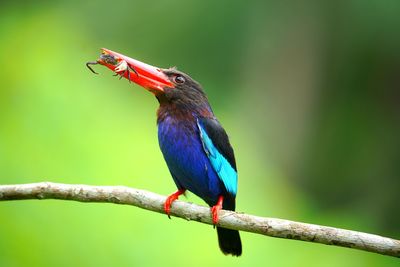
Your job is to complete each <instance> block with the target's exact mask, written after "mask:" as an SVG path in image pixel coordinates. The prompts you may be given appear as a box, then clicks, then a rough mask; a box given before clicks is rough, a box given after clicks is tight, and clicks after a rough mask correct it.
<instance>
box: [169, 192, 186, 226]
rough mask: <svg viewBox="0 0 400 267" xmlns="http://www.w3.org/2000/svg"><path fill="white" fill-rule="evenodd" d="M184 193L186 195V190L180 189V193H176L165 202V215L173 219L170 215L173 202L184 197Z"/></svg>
mask: <svg viewBox="0 0 400 267" xmlns="http://www.w3.org/2000/svg"><path fill="white" fill-rule="evenodd" d="M183 193H185V190H181V189H179V190H178V191H176V192H175V193H173V194H171V195H169V196H168V197H167V199H166V200H165V202H164V211H165V213H166V214H167V215H168V218H170V219H171V216H170V213H171V205H172V202H174V201H175V200H177V199H178V198H179V196H180V195H182V194H183Z"/></svg>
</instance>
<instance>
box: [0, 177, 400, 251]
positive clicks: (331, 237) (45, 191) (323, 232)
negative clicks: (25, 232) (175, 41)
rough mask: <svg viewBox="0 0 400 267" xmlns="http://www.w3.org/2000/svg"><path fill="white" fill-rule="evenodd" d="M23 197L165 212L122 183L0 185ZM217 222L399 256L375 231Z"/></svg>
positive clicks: (238, 216)
mask: <svg viewBox="0 0 400 267" xmlns="http://www.w3.org/2000/svg"><path fill="white" fill-rule="evenodd" d="M23 199H62V200H74V201H81V202H109V203H115V204H126V205H132V206H137V207H139V208H143V209H146V210H151V211H155V212H159V213H164V210H163V203H164V201H165V197H164V196H161V195H157V194H155V193H152V192H148V191H144V190H139V189H134V188H129V187H125V186H90V185H74V184H59V183H50V182H43V183H32V184H19V185H0V201H5V200H23ZM171 215H174V216H177V217H181V218H184V219H186V220H193V221H198V222H202V223H207V224H212V221H211V217H210V209H209V208H208V207H203V206H199V205H196V204H193V203H187V202H183V201H179V200H178V201H176V202H174V203H173V205H172V208H171ZM218 224H219V226H222V227H225V228H230V229H235V230H240V231H246V232H252V233H256V234H262V235H267V236H272V237H279V238H287V239H296V240H302V241H308V242H315V243H321V244H326V245H334V246H340V247H349V248H354V249H360V250H365V251H369V252H374V253H379V254H383V255H389V256H394V257H398V258H399V257H400V241H399V240H395V239H391V238H387V237H382V236H378V235H373V234H368V233H362V232H356V231H350V230H344V229H339V228H333V227H327V226H320V225H315V224H307V223H300V222H294V221H288V220H282V219H274V218H263V217H258V216H253V215H247V214H243V213H238V212H232V211H224V210H223V211H221V212H220V221H219V223H218Z"/></svg>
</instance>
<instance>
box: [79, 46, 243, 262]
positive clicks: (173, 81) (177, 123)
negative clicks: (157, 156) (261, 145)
mask: <svg viewBox="0 0 400 267" xmlns="http://www.w3.org/2000/svg"><path fill="white" fill-rule="evenodd" d="M88 64H101V65H104V66H106V67H108V68H109V69H111V70H112V71H113V72H114V73H115V75H120V76H121V77H125V78H127V79H128V80H129V81H130V82H131V81H133V82H134V83H136V84H138V85H140V86H142V87H143V88H145V89H147V90H148V91H150V92H152V93H153V94H154V95H155V97H156V99H157V100H158V102H159V108H158V110H157V125H158V141H159V146H160V149H161V152H162V154H163V156H164V159H165V162H166V163H167V166H168V169H169V171H170V174H171V176H172V178H173V181H174V182H175V185H176V187H177V191H176V192H174V193H173V194H171V195H169V196H168V197H167V199H166V201H165V203H164V210H165V212H166V214H167V215H168V217H170V216H169V215H170V210H171V205H172V203H173V202H174V201H175V200H177V199H178V197H179V196H180V195H182V194H184V193H185V192H186V191H190V192H192V193H194V194H195V195H197V196H199V197H200V198H201V199H203V200H204V201H205V202H206V203H207V204H208V205H209V206H210V207H211V216H212V221H213V224H214V227H215V226H216V230H217V235H218V243H219V247H220V249H221V251H222V252H223V253H224V254H225V255H232V256H240V255H241V254H242V243H241V239H240V235H239V231H237V230H231V229H226V228H222V227H220V226H218V220H219V217H218V212H219V211H220V210H221V209H225V210H231V211H235V206H236V194H237V181H238V176H237V167H236V161H235V156H234V151H233V148H232V146H231V144H230V141H229V137H228V135H227V133H226V131H225V130H224V128H223V127H222V126H221V124H220V122H219V121H218V119H217V118H216V116H215V115H214V113H213V110H212V109H211V106H210V104H209V101H208V99H207V96H206V94H205V92H204V90H203V89H202V86H201V85H200V84H199V83H198V82H197V81H195V80H194V79H193V78H191V77H190V76H189V75H187V74H185V73H184V72H181V71H179V70H177V68H175V67H172V68H168V69H163V68H158V67H154V66H151V65H149V64H146V63H143V62H141V61H138V60H135V59H132V58H130V57H127V56H125V55H123V54H120V53H117V52H114V51H111V50H109V49H106V48H102V54H101V55H100V58H99V59H98V60H97V61H96V62H89V63H88ZM87 66H88V65H87ZM88 67H89V66H88ZM89 68H90V67H89ZM90 70H91V71H92V72H94V71H93V69H91V68H90ZM94 73H96V72H94ZM96 74H97V73H96Z"/></svg>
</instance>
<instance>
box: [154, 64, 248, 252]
mask: <svg viewBox="0 0 400 267" xmlns="http://www.w3.org/2000/svg"><path fill="white" fill-rule="evenodd" d="M163 72H164V73H165V74H166V75H167V76H168V77H170V78H171V80H173V81H176V86H175V87H174V88H169V87H165V88H164V91H163V94H159V95H157V99H158V101H159V102H160V108H159V109H158V111H157V123H158V140H159V144H160V148H161V151H162V153H163V155H164V159H165V161H166V163H167V165H168V168H169V170H170V172H171V175H172V177H173V179H174V182H175V184H176V186H177V187H178V191H177V192H175V193H173V194H171V195H170V196H169V197H168V198H167V200H166V202H165V205H164V209H165V211H166V213H167V214H169V212H170V206H171V204H172V202H173V201H174V200H176V199H177V198H178V197H179V195H181V194H182V193H184V192H185V190H189V191H191V192H193V193H194V194H196V195H197V196H199V197H200V198H202V199H203V200H204V201H205V202H207V204H208V205H210V206H212V208H211V214H212V220H213V223H214V224H217V222H218V211H219V210H220V209H221V208H223V209H227V210H233V211H234V210H235V206H236V205H235V202H236V200H235V199H236V193H237V180H238V178H237V169H236V162H235V157H234V153H233V149H232V147H231V145H230V143H229V138H228V135H227V134H226V132H225V130H224V129H223V128H222V126H221V125H220V124H219V122H218V120H217V119H216V118H215V115H214V114H213V112H212V110H211V107H210V105H209V103H208V101H207V97H206V95H205V94H204V92H203V90H202V89H201V87H200V85H199V84H198V83H197V82H195V81H194V80H192V79H191V78H190V77H189V76H187V75H185V74H183V73H180V72H178V71H177V70H175V69H170V70H164V71H163ZM177 77H179V79H178V78H177ZM217 233H218V241H219V246H220V248H221V250H222V252H223V253H225V254H232V255H235V256H239V255H241V253H242V245H241V241H240V235H239V232H238V231H236V230H230V229H225V228H221V227H218V226H217Z"/></svg>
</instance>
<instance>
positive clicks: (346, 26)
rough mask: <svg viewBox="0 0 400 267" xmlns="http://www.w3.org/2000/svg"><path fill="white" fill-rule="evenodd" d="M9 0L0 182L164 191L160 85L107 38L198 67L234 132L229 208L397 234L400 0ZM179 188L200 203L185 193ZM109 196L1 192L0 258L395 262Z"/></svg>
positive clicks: (167, 186) (73, 262) (143, 56)
mask: <svg viewBox="0 0 400 267" xmlns="http://www.w3.org/2000/svg"><path fill="white" fill-rule="evenodd" d="M294 2H295V1H292V2H291V3H290V4H289V2H287V1H229V0H222V1H213V0H202V1H183V0H161V1H156V0H154V1H148V0H147V1H126V0H121V1H90V2H86V1H74V0H72V1H2V2H1V4H0V41H1V42H0V51H1V52H0V63H1V71H0V86H1V87H0V120H1V123H0V183H1V184H11V183H29V182H39V181H44V180H46V181H53V182H63V183H83V184H92V185H126V186H131V187H135V188H142V189H146V190H150V191H154V192H157V193H160V194H164V195H167V194H169V193H171V192H173V191H174V190H175V186H174V184H173V181H172V179H171V177H170V175H169V172H168V169H167V167H166V164H165V163H164V161H163V158H162V155H161V152H160V151H159V148H158V143H157V134H156V131H157V129H156V123H155V111H156V109H157V101H156V100H155V99H154V97H153V96H152V95H151V94H149V93H148V92H146V91H145V90H143V89H141V88H140V87H138V86H136V85H133V84H129V83H128V82H127V81H126V80H118V79H117V78H115V77H113V76H112V73H111V72H110V71H109V70H107V69H106V68H104V67H101V66H97V67H95V69H96V70H97V71H98V72H100V75H94V74H92V73H91V72H90V71H89V70H88V69H86V67H85V63H86V62H87V61H92V60H96V59H97V57H98V55H99V52H100V48H101V47H107V48H109V49H112V50H114V51H118V52H121V53H123V54H126V55H128V56H131V57H134V58H137V59H139V60H142V61H145V62H147V63H150V64H152V65H156V66H160V67H169V66H177V67H178V68H179V69H180V70H182V71H185V72H187V73H189V74H191V75H192V77H194V78H195V79H197V80H198V81H200V82H201V83H202V85H203V86H204V88H205V90H206V92H207V93H208V96H209V99H210V102H211V104H212V106H213V108H214V111H215V113H216V115H217V116H218V117H219V119H220V121H221V122H222V124H223V125H224V127H225V128H226V130H227V131H228V133H229V134H230V137H231V142H232V144H233V146H234V148H235V152H236V157H237V162H238V170H239V192H238V197H237V209H238V210H239V211H242V212H247V213H251V214H256V215H259V216H267V217H278V218H285V219H291V220H297V221H303V222H309V223H316V224H323V225H330V226H335V227H343V228H347V229H353V230H359V231H366V232H371V233H376V234H381V235H386V236H390V237H394V238H400V228H399V225H400V209H399V203H400V197H399V188H400V179H399V178H400V177H399V175H400V138H399V136H400V90H399V87H400V86H399V82H400V78H399V77H400V76H399V70H400V56H399V47H400V31H399V28H400V16H399V12H400V2H399V1H389V0H388V1H378V0H375V1H358V0H347V1H331V2H330V3H327V1H296V3H294ZM187 200H188V201H192V202H197V203H203V202H202V201H201V200H199V199H198V198H196V197H195V196H194V195H193V194H189V196H188V199H187ZM241 235H242V241H243V247H244V253H243V256H242V257H240V258H232V257H226V256H224V255H222V253H221V252H220V251H219V249H218V245H217V239H216V233H215V231H214V230H213V229H212V227H211V226H207V225H203V224H199V223H193V222H186V221H184V220H181V219H177V218H173V219H172V220H168V219H167V217H166V216H163V215H161V214H156V213H152V212H148V211H145V210H141V209H138V208H135V207H129V206H121V205H110V204H83V203H76V202H66V201H55V200H45V201H34V200H31V201H14V202H3V203H0V266H1V267H17V266H42V267H45V266H175V267H179V266H219V267H222V266H230V267H233V266H308V267H311V266H352V267H357V266H399V261H398V260H397V259H395V258H390V257H386V256H381V255H375V254H372V253H366V252H361V251H357V250H350V249H346V248H337V247H330V246H324V245H318V244H310V243H305V242H299V241H292V240H283V239H274V238H268V237H264V236H260V235H255V234H250V233H242V234H241Z"/></svg>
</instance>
